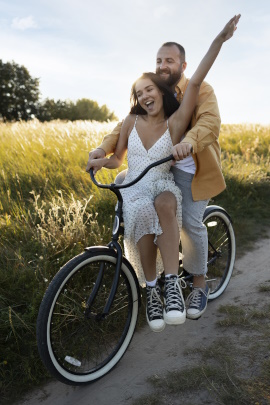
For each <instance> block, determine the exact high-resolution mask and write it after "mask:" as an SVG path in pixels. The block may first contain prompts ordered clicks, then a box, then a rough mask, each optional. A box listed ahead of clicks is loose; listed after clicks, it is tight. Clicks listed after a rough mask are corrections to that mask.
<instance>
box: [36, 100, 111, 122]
mask: <svg viewBox="0 0 270 405" xmlns="http://www.w3.org/2000/svg"><path fill="white" fill-rule="evenodd" d="M37 118H38V119H39V120H40V121H42V122H43V121H50V120H55V119H60V120H70V121H75V120H95V121H101V122H103V121H107V120H110V121H112V120H116V119H117V117H116V116H115V115H114V113H113V112H110V110H109V109H108V107H107V106H106V105H103V106H101V107H99V105H98V103H97V102H96V101H93V100H89V99H86V98H82V99H80V100H78V101H77V102H76V103H73V102H72V101H70V100H66V101H62V100H57V101H54V100H53V99H46V100H44V101H43V102H42V103H41V104H40V107H39V111H38V113H37Z"/></svg>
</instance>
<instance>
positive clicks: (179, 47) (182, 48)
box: [161, 42, 186, 62]
mask: <svg viewBox="0 0 270 405" xmlns="http://www.w3.org/2000/svg"><path fill="white" fill-rule="evenodd" d="M174 45H175V46H177V48H178V49H179V52H180V56H181V60H182V62H185V61H186V51H185V48H184V47H183V46H182V45H180V44H178V43H177V42H165V43H164V44H163V45H161V47H163V46H174Z"/></svg>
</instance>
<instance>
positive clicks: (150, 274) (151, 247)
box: [137, 235, 157, 281]
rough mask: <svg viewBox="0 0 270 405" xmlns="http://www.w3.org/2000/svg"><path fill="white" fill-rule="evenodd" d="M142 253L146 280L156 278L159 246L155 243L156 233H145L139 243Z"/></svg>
mask: <svg viewBox="0 0 270 405" xmlns="http://www.w3.org/2000/svg"><path fill="white" fill-rule="evenodd" d="M137 246H138V250H139V253H140V259H141V263H142V268H143V271H144V275H145V279H146V281H153V280H155V278H156V259H157V246H156V245H155V243H154V235H144V236H142V237H141V238H140V240H139V241H138V243H137Z"/></svg>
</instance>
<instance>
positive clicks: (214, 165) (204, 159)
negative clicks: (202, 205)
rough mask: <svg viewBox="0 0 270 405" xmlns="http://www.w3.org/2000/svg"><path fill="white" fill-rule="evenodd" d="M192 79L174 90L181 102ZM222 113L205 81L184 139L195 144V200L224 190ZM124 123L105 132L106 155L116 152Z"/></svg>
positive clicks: (182, 81)
mask: <svg viewBox="0 0 270 405" xmlns="http://www.w3.org/2000/svg"><path fill="white" fill-rule="evenodd" d="M188 82H189V79H187V78H186V77H185V75H182V77H181V80H180V81H179V83H178V84H177V86H176V88H175V91H176V93H177V96H176V98H177V100H178V101H179V102H181V101H182V98H183V96H184V94H185V91H186V88H187V85H188ZM220 123H221V120H220V114H219V109H218V104H217V99H216V96H215V93H214V90H213V88H212V87H211V86H210V85H209V84H208V83H206V82H203V83H202V84H201V87H200V92H199V97H198V102H197V106H196V108H195V110H194V113H193V115H192V119H191V129H190V130H189V131H188V132H187V133H186V136H185V142H189V143H190V144H191V145H192V146H193V155H192V156H193V159H194V162H195V165H196V172H195V175H194V177H193V180H192V183H191V191H192V196H193V200H194V201H199V200H207V199H209V198H211V197H214V196H215V195H217V194H219V193H221V192H222V191H223V190H224V189H225V188H226V185H225V181H224V177H223V175H222V171H221V161H220V146H219V142H218V137H219V131H220ZM121 125H122V123H121V122H119V123H118V125H117V126H116V128H114V130H113V131H112V133H111V134H109V135H106V136H105V137H104V139H103V142H102V144H101V145H100V146H99V148H101V149H103V150H104V151H105V153H106V155H107V154H109V153H113V151H114V150H115V146H116V144H117V141H118V138H119V134H120V129H121Z"/></svg>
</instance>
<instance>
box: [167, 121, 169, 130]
mask: <svg viewBox="0 0 270 405" xmlns="http://www.w3.org/2000/svg"><path fill="white" fill-rule="evenodd" d="M167 129H169V120H167Z"/></svg>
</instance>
